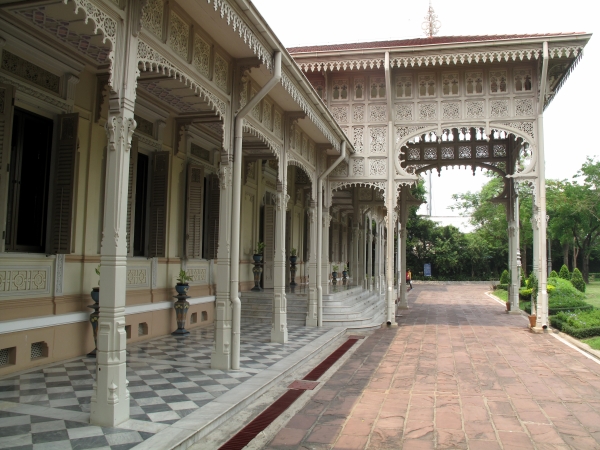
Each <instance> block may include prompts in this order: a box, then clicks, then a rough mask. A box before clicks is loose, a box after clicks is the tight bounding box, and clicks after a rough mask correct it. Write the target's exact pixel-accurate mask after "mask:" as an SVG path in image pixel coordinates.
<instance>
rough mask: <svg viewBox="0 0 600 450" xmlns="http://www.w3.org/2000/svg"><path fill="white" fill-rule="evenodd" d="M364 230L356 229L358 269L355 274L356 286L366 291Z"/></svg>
mask: <svg viewBox="0 0 600 450" xmlns="http://www.w3.org/2000/svg"><path fill="white" fill-rule="evenodd" d="M362 219H363V222H362V223H363V224H364V218H362ZM365 245H366V244H365V230H364V229H363V228H359V229H358V267H359V270H358V272H357V273H356V277H357V283H358V286H362V288H363V289H366V287H367V285H366V284H365V283H366V275H365Z"/></svg>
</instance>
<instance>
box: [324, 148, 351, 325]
mask: <svg viewBox="0 0 600 450" xmlns="http://www.w3.org/2000/svg"><path fill="white" fill-rule="evenodd" d="M344 159H346V141H342V145H341V153H340V156H339V158H338V159H336V160H335V162H334V163H333V164H332V165H331V166H330V167H329V168H328V169H327V170H326V171H325V172H324V173H323V175H321V176H320V177H319V178H318V180H317V326H318V327H322V326H323V286H321V279H322V278H323V277H322V274H321V258H322V257H323V180H324V179H325V178H326V177H327V175H329V174H330V173H331V171H332V170H333V169H335V168H336V167H337V166H338V164H339V163H341V162H342V161H343V160H344Z"/></svg>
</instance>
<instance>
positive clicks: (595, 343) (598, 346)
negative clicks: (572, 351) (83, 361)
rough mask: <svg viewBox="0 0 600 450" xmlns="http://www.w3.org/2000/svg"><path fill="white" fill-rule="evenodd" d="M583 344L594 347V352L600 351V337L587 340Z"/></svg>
mask: <svg viewBox="0 0 600 450" xmlns="http://www.w3.org/2000/svg"><path fill="white" fill-rule="evenodd" d="M583 342H585V343H586V344H587V345H589V346H590V347H592V348H593V349H594V350H600V337H596V338H591V339H585V340H584V341H583Z"/></svg>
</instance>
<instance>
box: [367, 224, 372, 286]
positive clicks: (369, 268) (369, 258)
mask: <svg viewBox="0 0 600 450" xmlns="http://www.w3.org/2000/svg"><path fill="white" fill-rule="evenodd" d="M366 237H367V289H368V290H369V291H371V290H373V226H372V224H371V219H369V223H368V227H367V230H366Z"/></svg>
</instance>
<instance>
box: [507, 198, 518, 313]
mask: <svg viewBox="0 0 600 450" xmlns="http://www.w3.org/2000/svg"><path fill="white" fill-rule="evenodd" d="M512 207H513V221H512V222H511V224H510V225H509V230H512V231H510V232H509V238H510V239H509V242H510V274H511V279H510V289H509V291H508V292H509V299H508V300H509V302H510V310H511V312H512V313H513V314H520V313H521V312H520V310H519V288H520V287H521V263H520V259H521V258H520V256H519V248H520V232H519V231H520V230H519V197H518V195H516V193H515V198H514V201H513V205H512Z"/></svg>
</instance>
